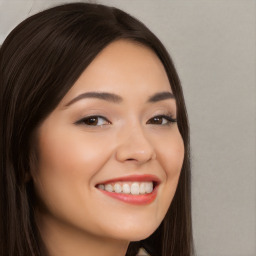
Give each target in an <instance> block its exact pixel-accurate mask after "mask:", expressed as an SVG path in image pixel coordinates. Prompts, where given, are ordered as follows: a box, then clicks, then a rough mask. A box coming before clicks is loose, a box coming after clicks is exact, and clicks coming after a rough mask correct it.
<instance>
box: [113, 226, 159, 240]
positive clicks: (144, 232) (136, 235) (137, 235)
mask: <svg viewBox="0 0 256 256" xmlns="http://www.w3.org/2000/svg"><path fill="white" fill-rule="evenodd" d="M134 224H135V223H130V224H129V223H126V224H125V225H124V226H120V227H119V228H116V229H115V230H113V233H112V235H113V236H114V238H115V239H121V240H126V241H140V240H143V239H146V238H147V237H149V236H150V235H151V234H152V233H154V232H155V230H156V229H157V228H158V226H159V225H160V223H157V224H153V223H150V224H151V225H148V223H147V225H141V224H140V225H134Z"/></svg>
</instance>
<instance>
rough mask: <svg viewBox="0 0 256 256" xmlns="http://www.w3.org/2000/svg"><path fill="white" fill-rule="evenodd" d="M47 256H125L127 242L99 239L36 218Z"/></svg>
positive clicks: (98, 237) (40, 217) (95, 236)
mask: <svg viewBox="0 0 256 256" xmlns="http://www.w3.org/2000/svg"><path fill="white" fill-rule="evenodd" d="M37 223H38V226H39V230H40V233H41V236H42V240H43V242H44V244H45V246H46V248H47V250H48V253H49V256H70V255H76V256H101V255H102V256H103V255H104V256H113V255H115V256H125V253H126V251H127V248H128V245H129V242H128V241H120V240H116V239H111V238H106V237H103V236H102V237H100V236H98V235H94V234H91V233H88V232H86V231H83V230H79V229H77V228H75V227H72V226H70V225H66V224H65V223H61V222H58V221H56V220H54V219H50V218H49V217H47V218H44V216H43V215H40V216H37Z"/></svg>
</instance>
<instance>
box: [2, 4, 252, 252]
mask: <svg viewBox="0 0 256 256" xmlns="http://www.w3.org/2000/svg"><path fill="white" fill-rule="evenodd" d="M64 2H74V1H72V0H70V1H56V0H47V1H46V0H45V1H42V0H41V1H38V0H34V1H33V0H17V1H14V0H0V42H2V41H3V40H4V38H5V37H6V35H7V34H8V33H9V32H10V30H11V29H13V28H14V26H15V25H17V24H18V23H19V22H20V21H22V20H23V19H24V18H26V17H28V16H29V15H31V14H33V13H35V12H36V11H38V10H41V9H45V8H47V7H50V6H53V5H56V4H57V3H64ZM90 2H96V1H90ZM97 2H98V3H104V4H107V5H113V6H116V7H120V8H121V9H124V10H126V11H127V12H129V13H130V14H132V15H134V16H136V17H138V18H139V19H141V20H142V21H143V22H144V23H145V24H147V25H148V27H149V28H150V29H151V30H152V31H153V32H154V33H155V34H156V35H157V36H158V37H159V38H160V39H161V40H162V41H163V43H164V44H165V45H166V47H167V49H168V50H169V52H170V53H171V56H172V58H173V60H174V63H175V65H176V67H177V70H178V73H179V75H180V77H181V81H182V84H183V88H184V94H185V98H186V102H187V108H188V113H189V118H190V124H191V143H192V167H193V174H192V186H193V191H192V199H193V201H192V203H193V225H194V239H195V246H196V252H197V255H198V256H255V255H256V243H255V241H256V184H255V181H256V178H255V170H256V168H255V167H256V161H255V159H256V135H255V132H256V86H255V84H256V1H253V0H239V1H238V0H187V1H184V0H169V1H167V0H166V1H157V0H130V1H128V0H119V1H117V0H116V1H114V0H108V1H107V0H101V1H100V0H99V1H97Z"/></svg>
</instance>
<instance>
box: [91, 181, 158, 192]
mask: <svg viewBox="0 0 256 256" xmlns="http://www.w3.org/2000/svg"><path fill="white" fill-rule="evenodd" d="M96 187H97V188H98V189H102V190H105V191H108V192H114V193H118V194H120V193H121V194H131V195H145V194H150V193H152V191H153V189H154V187H156V182H153V181H145V182H136V181H135V182H120V181H119V182H115V183H107V184H99V185H97V186H96Z"/></svg>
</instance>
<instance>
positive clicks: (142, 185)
mask: <svg viewBox="0 0 256 256" xmlns="http://www.w3.org/2000/svg"><path fill="white" fill-rule="evenodd" d="M145 192H146V191H145V183H144V182H142V183H140V194H145Z"/></svg>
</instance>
